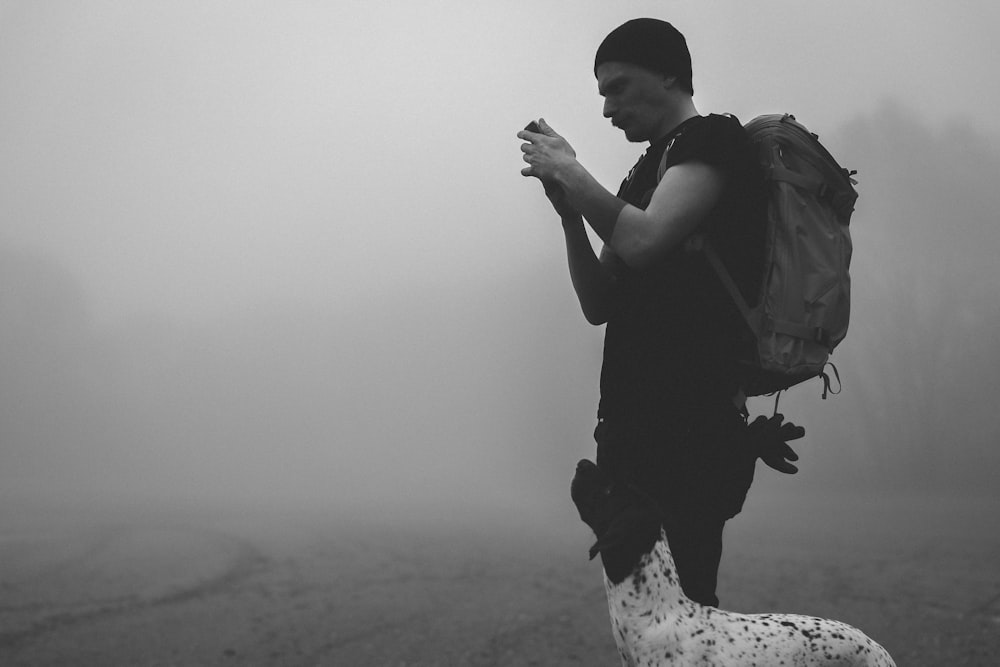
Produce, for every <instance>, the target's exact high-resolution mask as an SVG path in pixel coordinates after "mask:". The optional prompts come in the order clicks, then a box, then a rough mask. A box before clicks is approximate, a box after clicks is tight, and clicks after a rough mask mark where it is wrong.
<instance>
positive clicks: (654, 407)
mask: <svg viewBox="0 0 1000 667" xmlns="http://www.w3.org/2000/svg"><path fill="white" fill-rule="evenodd" d="M594 74H595V76H596V77H597V85H598V92H599V94H600V95H601V96H602V97H603V98H604V116H605V117H606V118H609V119H610V120H611V123H612V124H613V125H614V126H615V127H617V128H619V129H621V130H622V131H623V132H624V133H625V137H626V138H627V139H628V140H629V141H632V142H649V148H648V150H647V151H646V153H645V155H643V157H642V158H641V159H640V160H639V162H638V163H637V164H636V165H635V167H634V168H633V169H632V171H631V172H630V173H629V175H628V177H627V178H626V179H625V181H624V182H623V183H622V185H621V188H620V189H619V191H618V194H617V195H614V194H611V193H610V192H609V191H608V190H606V189H605V188H604V187H603V186H602V185H601V184H600V183H598V182H597V181H596V180H595V179H594V178H593V176H591V175H590V173H589V172H588V171H587V170H586V169H585V168H584V167H583V166H582V165H581V164H580V163H579V162H578V161H577V160H576V155H575V152H574V151H573V149H572V147H571V146H570V145H569V143H568V142H567V141H566V140H565V139H563V138H562V137H561V136H560V135H558V134H557V133H556V132H555V131H554V130H553V129H552V128H551V127H549V126H548V125H547V124H546V123H545V121H544V120H539V121H538V123H537V129H538V130H539V131H538V132H532V131H527V130H525V131H522V132H520V133H518V137H520V138H521V139H524V140H525V142H526V143H524V144H523V145H522V146H521V149H522V151H523V153H524V161H525V162H527V163H528V166H527V167H525V168H524V169H523V170H522V172H521V173H522V174H523V175H525V176H533V177H536V178H538V179H540V180H541V181H542V183H543V184H544V185H545V191H546V195H547V196H548V197H549V199H550V200H551V202H552V205H553V207H554V208H555V210H556V212H557V213H558V214H559V216H560V218H561V219H562V225H563V230H564V232H565V238H566V249H567V255H568V258H569V269H570V276H571V279H572V283H573V287H574V289H575V291H576V293H577V296H578V298H579V301H580V305H581V307H582V310H583V313H584V316H585V317H586V319H587V320H588V321H589V322H590V323H592V324H595V325H599V324H605V323H606V325H607V328H606V332H605V344H604V363H603V367H602V370H601V401H600V407H599V410H598V426H597V429H596V431H595V439H596V441H597V463H598V465H599V466H600V467H601V468H604V469H606V470H608V471H609V472H610V473H611V474H612V475H614V476H616V477H618V478H620V479H623V480H625V481H627V482H628V483H630V484H632V485H633V486H634V487H637V488H638V489H640V490H641V491H642V492H643V493H645V494H646V495H648V496H649V497H650V498H651V499H652V500H654V501H655V502H656V504H657V505H658V507H659V508H660V510H661V512H662V513H663V514H664V517H665V521H664V526H665V528H666V530H667V535H668V539H669V541H670V546H671V551H672V552H673V555H674V558H675V561H676V563H677V569H678V574H679V576H680V580H681V584H682V587H683V589H684V591H685V593H686V594H687V595H688V597H690V598H691V599H693V600H695V601H697V602H700V603H702V604H706V605H718V598H717V597H716V594H715V589H716V580H717V575H718V567H719V562H720V559H721V556H722V530H723V525H724V524H725V521H726V520H727V519H729V518H731V517H733V516H735V515H736V514H737V513H739V511H740V510H741V509H742V505H743V501H744V499H745V497H746V493H747V490H748V489H749V487H750V483H751V482H752V479H753V473H754V465H755V462H756V458H757V456H758V454H760V452H761V450H760V448H759V447H758V446H757V445H755V444H752V443H751V442H750V439H749V438H748V437H747V434H748V429H747V426H746V419H745V414H746V413H745V406H744V404H745V397H744V396H743V394H742V391H741V389H740V380H739V372H738V363H737V361H738V358H739V356H740V348H739V345H740V340H741V327H743V326H744V324H743V322H742V320H741V319H740V315H739V313H738V311H737V310H736V309H735V308H734V306H733V305H732V304H731V301H730V298H729V297H728V296H727V295H726V292H725V290H724V289H723V287H722V286H721V284H720V283H719V282H718V278H717V277H716V276H715V275H714V274H713V273H712V271H711V269H710V267H709V266H708V264H707V263H706V262H705V261H704V259H703V258H702V257H701V256H700V255H699V254H698V253H694V252H688V251H686V250H685V241H686V240H687V239H689V238H691V237H692V236H693V235H698V234H704V235H707V236H708V237H709V238H710V239H711V240H712V242H713V245H714V246H715V248H716V250H717V252H718V254H719V255H720V257H721V258H722V260H723V262H724V263H725V264H726V266H727V268H728V269H729V271H730V273H731V274H732V275H733V276H734V278H735V280H736V282H737V284H738V285H740V287H741V290H742V291H743V292H744V296H745V297H746V298H747V300H748V301H749V302H750V303H754V302H755V301H756V297H757V290H758V286H759V281H760V279H761V273H762V266H763V232H764V224H765V217H764V216H765V211H766V201H765V199H764V197H765V191H764V188H763V181H762V177H761V174H760V169H759V167H758V166H757V164H756V159H755V156H754V152H753V150H752V148H751V146H750V145H749V141H748V139H747V137H746V134H745V132H744V131H743V128H742V126H741V125H740V123H739V121H738V120H736V119H735V118H733V117H730V116H721V115H708V116H701V115H700V114H699V113H698V111H697V109H696V108H695V105H694V101H693V93H694V89H693V85H692V71H691V57H690V54H689V52H688V48H687V44H686V41H685V39H684V37H683V36H682V35H681V33H680V32H678V31H677V30H676V29H675V28H674V27H673V26H672V25H670V24H669V23H666V22H664V21H659V20H656V19H635V20H633V21H629V22H627V23H625V24H623V25H622V26H620V27H618V28H617V29H615V30H614V31H612V32H611V33H610V34H609V35H608V36H607V37H606V38H605V40H604V41H603V42H602V43H601V45H600V47H599V48H598V50H597V55H596V58H595V62H594ZM664 155H666V158H664ZM664 160H665V161H664ZM664 166H665V167H666V169H665V171H664V170H663V167H664ZM661 172H662V177H661V176H660V174H661ZM584 221H586V224H589V225H590V227H591V228H592V229H593V230H594V231H595V232H596V233H597V235H598V236H599V237H600V238H601V240H602V241H603V242H604V247H603V249H602V251H601V253H600V256H598V255H596V254H595V253H594V251H593V248H592V246H591V244H590V241H589V238H588V236H587V233H586V229H585V227H584V224H585V222H584ZM784 433H785V434H787V430H786V431H785V432H784ZM793 437H799V434H795V435H793V436H792V437H790V438H784V439H792V438H793ZM772 440H775V439H774V438H772ZM777 444H779V443H777V442H776V441H773V442H772V443H771V445H772V446H771V447H770V449H769V450H768V451H769V453H768V454H767V456H766V458H765V461H766V462H767V463H768V464H769V465H772V467H776V468H778V469H780V470H783V471H785V472H794V466H791V464H789V463H788V462H787V461H786V460H785V459H786V458H788V459H791V460H795V455H794V453H792V452H791V450H790V449H788V448H787V445H784V442H783V440H782V441H781V443H780V445H781V446H782V449H780V450H778V449H775V447H774V445H777Z"/></svg>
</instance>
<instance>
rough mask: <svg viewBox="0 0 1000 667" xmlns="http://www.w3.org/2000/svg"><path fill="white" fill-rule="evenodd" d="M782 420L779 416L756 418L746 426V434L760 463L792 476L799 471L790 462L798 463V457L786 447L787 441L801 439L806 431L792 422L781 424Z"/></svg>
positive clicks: (783, 417)
mask: <svg viewBox="0 0 1000 667" xmlns="http://www.w3.org/2000/svg"><path fill="white" fill-rule="evenodd" d="M784 419H785V416H784V415H780V414H776V415H774V416H773V417H764V416H760V417H757V419H754V420H753V421H752V422H751V423H750V424H748V425H747V434H748V436H749V439H750V446H752V447H754V448H755V451H756V452H757V456H758V457H759V458H760V460H761V461H763V462H764V463H766V464H767V465H769V466H770V467H772V468H774V469H775V470H777V471H778V472H783V473H786V474H789V475H794V474H795V473H797V472H798V471H799V469H798V467H796V466H794V465H792V464H791V463H790V461H798V460H799V455H798V454H796V453H795V452H794V451H793V450H792V448H791V447H789V446H788V441H789V440H798V439H799V438H801V437H803V436H804V435H805V434H806V430H805V429H804V428H802V427H801V426H796V425H795V424H793V423H792V422H786V423H782V422H783V421H784Z"/></svg>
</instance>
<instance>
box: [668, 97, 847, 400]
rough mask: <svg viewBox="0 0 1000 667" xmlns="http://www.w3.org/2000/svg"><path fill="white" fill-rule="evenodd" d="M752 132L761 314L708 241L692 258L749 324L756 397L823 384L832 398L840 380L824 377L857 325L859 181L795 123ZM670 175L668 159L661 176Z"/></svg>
mask: <svg viewBox="0 0 1000 667" xmlns="http://www.w3.org/2000/svg"><path fill="white" fill-rule="evenodd" d="M744 129H745V130H746V131H747V134H748V135H749V137H750V140H751V142H752V144H753V145H754V146H755V148H756V150H757V156H758V159H759V161H760V165H761V168H762V170H763V172H764V177H765V180H766V187H767V190H768V194H767V201H768V204H767V226H766V231H765V254H764V279H763V281H762V283H761V289H760V294H759V295H758V300H757V305H756V306H754V307H752V308H751V307H750V306H749V305H748V304H747V302H746V300H745V299H744V298H743V296H742V294H741V293H740V290H739V288H738V287H737V286H736V283H735V282H734V280H733V278H732V277H731V276H730V274H729V272H728V271H727V270H726V268H725V266H724V265H723V263H722V261H721V259H720V258H719V256H718V254H717V253H716V252H715V250H714V249H713V248H712V244H711V242H710V241H709V240H708V239H707V238H706V237H705V236H703V235H699V236H696V237H694V238H692V239H690V240H689V241H688V242H687V249H688V250H690V251H693V252H702V253H703V254H704V256H705V258H706V259H707V260H708V262H709V264H710V265H711V266H712V268H713V269H714V271H715V273H716V274H718V276H719V279H720V281H721V282H722V284H723V286H724V287H725V289H726V291H727V292H728V293H729V295H730V297H731V298H732V300H733V302H734V303H735V305H736V307H737V309H738V310H739V311H740V314H741V315H742V316H743V318H744V319H745V320H746V322H747V324H748V329H749V334H750V337H751V338H752V340H749V341H747V342H748V344H747V345H746V346H745V347H746V348H747V350H748V352H747V355H746V356H747V358H746V359H744V360H743V370H744V371H745V375H744V377H743V378H742V379H743V390H744V392H745V393H746V394H747V396H759V395H762V394H771V393H774V392H777V391H781V390H783V389H787V388H789V387H791V386H793V385H796V384H798V383H800V382H803V381H805V380H808V379H810V378H814V377H821V378H822V379H823V398H826V394H827V391H828V390H829V389H830V380H829V377H828V376H827V375H826V373H825V370H824V369H825V368H826V365H827V364H828V363H829V359H830V354H831V353H832V352H833V350H834V348H835V347H837V345H838V344H839V343H840V341H842V340H843V339H844V336H845V335H846V334H847V325H848V321H849V318H850V310H851V278H850V274H849V272H848V269H849V268H850V263H851V252H852V244H851V232H850V228H849V224H850V221H851V214H852V213H853V211H854V203H855V201H856V200H857V198H858V193H857V192H856V191H855V189H854V187H853V185H854V184H855V181H854V180H853V179H852V178H851V176H852V175H853V174H854V173H855V172H848V171H847V170H846V169H843V168H841V167H840V165H838V164H837V161H836V160H835V159H834V158H833V156H831V155H830V153H829V152H828V151H827V150H826V149H825V148H823V146H822V145H821V144H820V143H819V139H818V137H817V135H815V134H812V133H811V132H809V130H807V129H806V128H805V127H804V126H803V125H801V124H800V123H798V122H797V121H796V120H795V117H794V116H792V115H790V114H784V115H782V114H773V115H765V116H758V117H757V118H754V119H753V120H751V121H750V122H749V123H747V124H746V125H745V126H744ZM665 168H666V156H664V161H663V162H662V163H661V171H660V176H661V177H662V175H663V171H664V170H665ZM831 367H832V365H831ZM833 369H834V373H835V374H836V368H835V367H833ZM838 380H839V376H838Z"/></svg>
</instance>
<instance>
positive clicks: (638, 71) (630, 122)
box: [597, 61, 670, 141]
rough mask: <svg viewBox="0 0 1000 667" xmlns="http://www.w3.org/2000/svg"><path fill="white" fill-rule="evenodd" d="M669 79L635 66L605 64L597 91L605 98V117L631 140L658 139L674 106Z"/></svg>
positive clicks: (618, 63) (617, 63)
mask: <svg viewBox="0 0 1000 667" xmlns="http://www.w3.org/2000/svg"><path fill="white" fill-rule="evenodd" d="M666 80H667V77H665V76H664V75H663V74H657V73H656V72H653V71H651V70H648V69H646V68H645V67H639V66H638V65H633V64H631V63H621V62H615V61H609V62H605V63H601V64H600V65H599V66H598V67H597V92H598V93H599V94H600V95H601V97H603V98H604V117H605V118H610V119H611V124H612V125H614V126H615V127H617V128H619V129H621V130H622V131H623V132H625V138H626V139H628V140H629V141H651V140H653V139H656V138H657V136H658V133H659V132H660V131H661V130H662V128H663V124H664V119H665V117H666V116H667V114H668V112H669V107H670V96H669V95H668V93H667V88H666V86H665V85H664V82H665V81H666ZM668 129H669V128H668Z"/></svg>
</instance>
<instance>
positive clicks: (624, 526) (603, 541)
mask: <svg viewBox="0 0 1000 667" xmlns="http://www.w3.org/2000/svg"><path fill="white" fill-rule="evenodd" d="M655 520H656V517H655V516H653V515H652V514H650V513H649V512H648V511H647V510H646V509H645V508H643V507H639V506H633V507H629V508H626V509H625V510H623V511H621V512H619V513H618V515H617V516H616V517H615V518H614V519H613V520H612V521H611V523H610V524H609V525H608V527H607V530H605V531H604V533H603V534H601V535H598V536H597V542H595V543H594V546H592V547H590V559H591V560H593V559H594V557H595V556H597V554H599V553H601V552H603V551H605V550H606V549H611V548H614V547H616V546H620V545H622V544H624V543H625V541H626V540H628V539H630V538H634V537H635V536H636V535H639V534H641V531H642V528H643V527H645V525H646V524H647V523H649V522H650V521H655Z"/></svg>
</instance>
